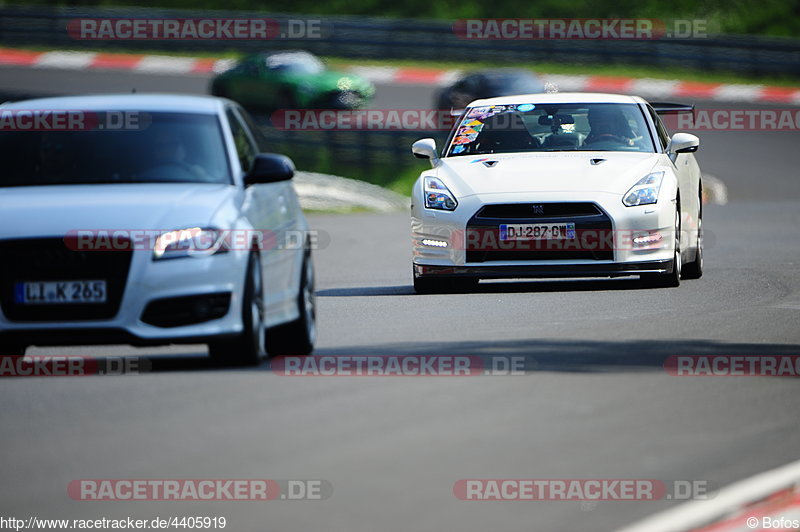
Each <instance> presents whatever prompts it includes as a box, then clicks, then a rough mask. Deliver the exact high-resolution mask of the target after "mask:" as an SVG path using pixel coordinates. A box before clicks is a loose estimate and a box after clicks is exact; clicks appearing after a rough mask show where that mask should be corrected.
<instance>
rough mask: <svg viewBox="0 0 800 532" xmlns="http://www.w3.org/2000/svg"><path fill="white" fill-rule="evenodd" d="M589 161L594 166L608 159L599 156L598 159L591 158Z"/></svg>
mask: <svg viewBox="0 0 800 532" xmlns="http://www.w3.org/2000/svg"><path fill="white" fill-rule="evenodd" d="M589 162H590V163H592V166H597V165H598V164H601V163H604V162H606V160H605V159H600V158H597V159H589Z"/></svg>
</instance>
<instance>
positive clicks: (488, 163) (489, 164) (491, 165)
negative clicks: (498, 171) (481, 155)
mask: <svg viewBox="0 0 800 532" xmlns="http://www.w3.org/2000/svg"><path fill="white" fill-rule="evenodd" d="M498 162H499V161H483V166H485V167H486V168H494V165H496V164H497V163H498Z"/></svg>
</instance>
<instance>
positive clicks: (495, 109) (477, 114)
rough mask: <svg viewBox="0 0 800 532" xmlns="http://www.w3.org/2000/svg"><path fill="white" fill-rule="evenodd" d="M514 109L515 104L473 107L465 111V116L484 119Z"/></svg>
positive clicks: (515, 107)
mask: <svg viewBox="0 0 800 532" xmlns="http://www.w3.org/2000/svg"><path fill="white" fill-rule="evenodd" d="M516 109H517V105H516V104H509V105H486V106H483V107H473V108H472V109H470V110H469V113H467V116H466V118H477V119H485V118H489V117H490V116H494V115H496V114H500V113H510V112H512V111H516Z"/></svg>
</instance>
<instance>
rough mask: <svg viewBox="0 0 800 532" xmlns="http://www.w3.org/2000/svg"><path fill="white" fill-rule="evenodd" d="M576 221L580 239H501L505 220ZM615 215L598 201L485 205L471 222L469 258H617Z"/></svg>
mask: <svg viewBox="0 0 800 532" xmlns="http://www.w3.org/2000/svg"><path fill="white" fill-rule="evenodd" d="M570 222H572V223H574V224H575V233H576V235H578V237H577V238H576V239H571V240H567V239H553V240H538V241H532V240H527V241H516V242H513V241H512V242H509V241H501V240H500V225H501V224H544V223H558V224H562V223H563V224H566V223H570ZM612 227H613V226H612V224H611V219H610V218H609V217H608V215H607V214H605V213H604V212H603V211H602V210H601V209H600V208H599V207H598V206H597V205H595V204H594V203H504V204H495V205H484V206H483V207H481V208H480V209H479V210H478V212H476V213H475V215H474V216H473V217H472V218H471V219H470V220H469V222H467V231H466V242H465V247H466V261H467V263H475V262H492V261H539V260H613V259H614V246H613V234H612Z"/></svg>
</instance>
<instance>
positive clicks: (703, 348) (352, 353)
mask: <svg viewBox="0 0 800 532" xmlns="http://www.w3.org/2000/svg"><path fill="white" fill-rule="evenodd" d="M797 355H800V346H798V345H792V344H755V343H725V342H718V341H712V340H673V341H664V340H657V341H646V340H638V341H634V340H620V341H591V340H536V339H530V340H506V341H487V342H480V341H470V342H441V343H437V342H405V343H393V344H381V345H371V346H364V345H361V346H348V347H339V348H321V349H317V350H316V351H315V352H314V353H313V354H312V355H310V356H311V357H314V358H317V359H320V358H321V357H325V358H336V357H342V358H346V359H348V363H352V361H353V360H354V359H355V358H356V357H361V358H362V359H363V357H397V358H400V359H402V358H403V357H424V358H431V357H448V358H450V359H451V360H452V359H453V357H468V359H469V364H470V367H473V366H474V367H478V368H480V369H492V368H496V369H500V370H501V373H502V370H503V369H509V368H511V367H512V365H513V367H515V368H516V369H519V370H522V371H524V373H526V374H529V373H538V372H572V373H634V372H663V373H666V372H667V370H666V368H665V364H669V363H670V362H669V361H672V362H673V363H674V359H671V358H670V357H675V356H694V357H697V356H709V357H710V356H737V357H740V356H747V357H775V356H797ZM36 358H40V359H41V358H42V357H41V356H37V357H36ZM86 358H87V360H90V361H91V362H90V363H89V365H88V366H87V367H91V368H95V371H91V372H87V374H89V375H93V374H98V375H109V376H117V375H119V376H127V375H146V374H148V373H165V372H178V371H185V372H194V371H220V372H222V371H224V372H231V371H238V372H248V373H249V372H254V371H263V372H272V371H273V370H274V369H275V368H285V367H287V366H286V365H285V363H286V361H285V359H284V358H280V357H279V358H272V359H268V360H267V361H266V362H262V363H261V364H259V365H258V366H250V367H226V366H223V365H220V364H218V363H215V362H214V361H212V360H211V359H210V358H208V357H207V356H206V353H204V352H187V353H181V354H169V355H144V356H136V355H122V356H108V357H104V356H90V357H86ZM299 358H300V359H301V360H300V361H299V362H300V364H301V365H302V363H303V360H304V358H305V357H299ZM318 361H319V360H317V361H313V362H312V366H313V365H314V363H316V362H318ZM512 361H513V362H512ZM327 363H328V364H330V363H331V362H330V361H327ZM126 364H127V365H126ZM131 364H133V366H130V365H131ZM798 365H800V364H795V367H797V366H798ZM97 368H99V369H100V370H99V371H97Z"/></svg>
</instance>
